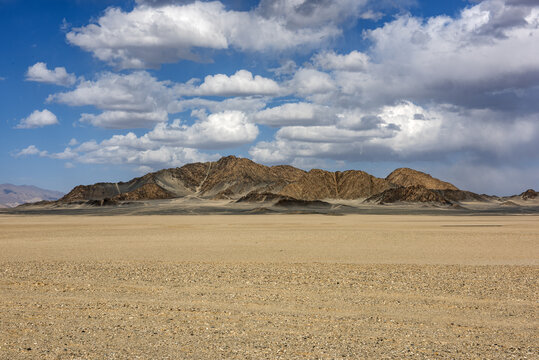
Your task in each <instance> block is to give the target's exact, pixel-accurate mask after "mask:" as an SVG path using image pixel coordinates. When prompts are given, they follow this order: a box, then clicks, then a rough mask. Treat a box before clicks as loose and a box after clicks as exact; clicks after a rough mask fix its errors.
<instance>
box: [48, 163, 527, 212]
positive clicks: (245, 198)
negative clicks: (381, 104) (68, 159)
mask: <svg viewBox="0 0 539 360" xmlns="http://www.w3.org/2000/svg"><path fill="white" fill-rule="evenodd" d="M523 194H524V193H523ZM523 194H521V198H522V199H524V198H525V197H527V198H529V199H534V198H535V197H536V196H537V193H536V192H535V191H534V190H528V192H527V195H526V196H524V195H523ZM185 197H196V198H199V199H207V200H230V201H235V202H265V201H273V202H277V201H288V202H290V201H303V202H305V201H307V202H309V201H325V200H329V199H331V200H361V201H362V202H364V203H368V204H388V203H402V202H404V203H431V204H437V205H455V204H459V203H460V202H462V201H488V200H491V199H492V198H493V197H490V196H487V195H479V194H475V193H472V192H469V191H464V190H460V189H458V188H457V187H456V186H455V185H453V184H450V183H448V182H445V181H442V180H439V179H436V178H434V177H432V176H431V175H429V174H426V173H423V172H420V171H417V170H413V169H408V168H399V169H396V170H395V171H393V172H392V173H391V174H389V175H388V176H387V177H386V178H378V177H375V176H372V175H370V174H368V173H366V172H364V171H360V170H347V171H336V172H331V171H325V170H320V169H313V170H310V171H304V170H301V169H298V168H295V167H293V166H289V165H278V166H265V165H261V164H258V163H255V162H253V161H251V160H249V159H246V158H238V157H235V156H227V157H223V158H221V159H220V160H218V161H215V162H206V163H192V164H187V165H184V166H182V167H180V168H171V169H164V170H160V171H157V172H152V173H149V174H146V175H144V176H142V177H138V178H134V179H132V180H130V181H128V182H118V183H97V184H93V185H79V186H77V187H75V188H74V189H73V190H71V191H70V192H69V193H68V194H66V195H65V196H63V197H62V198H61V199H59V200H58V201H56V204H73V203H79V204H81V203H88V204H90V205H105V204H110V205H113V204H119V203H122V202H128V201H138V200H158V199H174V198H185ZM524 200H525V199H524Z"/></svg>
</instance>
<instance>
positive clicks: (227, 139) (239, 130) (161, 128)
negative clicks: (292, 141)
mask: <svg viewBox="0 0 539 360" xmlns="http://www.w3.org/2000/svg"><path fill="white" fill-rule="evenodd" d="M199 115H200V119H199V120H198V121H196V122H195V123H194V124H192V125H187V124H185V123H182V122H181V121H180V120H176V121H174V122H172V123H170V124H162V123H160V124H157V125H156V126H155V127H154V129H153V130H151V131H149V132H147V133H146V134H144V135H142V136H137V135H135V134H134V133H133V132H129V133H127V134H125V135H113V136H112V137H110V138H109V139H105V140H103V141H101V142H99V143H98V142H96V141H94V140H92V141H86V142H83V143H82V144H80V145H78V146H76V145H77V143H76V142H74V141H71V142H70V146H68V147H66V148H65V149H64V151H62V152H59V153H49V152H47V151H40V150H39V149H37V148H36V147H35V146H34V145H31V146H29V147H28V148H26V149H23V150H21V151H19V152H18V153H16V154H15V156H23V155H37V156H41V157H48V158H53V159H61V160H70V161H71V162H81V163H89V164H107V163H108V164H131V165H136V166H150V167H152V168H157V167H160V166H161V167H165V166H166V167H170V166H180V165H183V164H185V163H186V162H193V161H207V160H209V159H215V158H217V157H219V155H218V154H205V153H202V152H200V151H199V149H210V150H217V149H226V148H234V147H236V146H239V145H244V144H249V143H252V142H253V141H254V140H255V139H256V137H257V136H258V128H257V126H256V125H255V124H253V123H251V122H249V121H248V119H247V116H246V115H245V114H243V113H242V112H239V111H225V112H221V113H215V114H211V115H209V116H205V114H203V113H200V114H199Z"/></svg>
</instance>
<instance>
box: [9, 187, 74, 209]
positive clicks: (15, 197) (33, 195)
mask: <svg viewBox="0 0 539 360" xmlns="http://www.w3.org/2000/svg"><path fill="white" fill-rule="evenodd" d="M63 195H64V193H61V192H59V191H53V190H45V189H40V188H38V187H36V186H29V185H13V184H0V208H9V207H15V206H18V205H21V204H24V203H32V202H37V201H42V200H47V201H51V200H57V199H59V198H61V197H62V196H63Z"/></svg>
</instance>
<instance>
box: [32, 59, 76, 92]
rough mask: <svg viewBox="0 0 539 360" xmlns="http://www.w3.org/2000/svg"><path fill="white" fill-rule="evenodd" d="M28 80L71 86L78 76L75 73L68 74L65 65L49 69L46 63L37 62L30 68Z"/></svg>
mask: <svg viewBox="0 0 539 360" xmlns="http://www.w3.org/2000/svg"><path fill="white" fill-rule="evenodd" d="M26 80H28V81H37V82H42V83H49V84H56V85H61V86H71V85H74V84H75V82H76V81H77V77H76V76H75V75H74V74H68V73H67V71H66V69H65V68H64V67H57V68H55V69H54V70H49V69H47V64H46V63H43V62H37V63H35V64H34V65H32V66H30V67H29V68H28V71H27V72H26Z"/></svg>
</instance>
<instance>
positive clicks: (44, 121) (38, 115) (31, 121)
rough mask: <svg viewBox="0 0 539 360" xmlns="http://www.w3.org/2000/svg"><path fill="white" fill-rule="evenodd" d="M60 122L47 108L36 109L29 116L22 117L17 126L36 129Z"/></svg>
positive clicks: (18, 127)
mask: <svg viewBox="0 0 539 360" xmlns="http://www.w3.org/2000/svg"><path fill="white" fill-rule="evenodd" d="M56 124H58V119H57V118H56V115H54V114H53V113H52V112H50V111H49V110H47V109H44V110H42V111H39V110H35V111H34V112H33V113H31V114H30V116H28V117H27V118H24V119H22V120H21V121H20V122H19V124H18V125H17V126H16V128H17V129H35V128H41V127H44V126H49V125H56Z"/></svg>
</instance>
